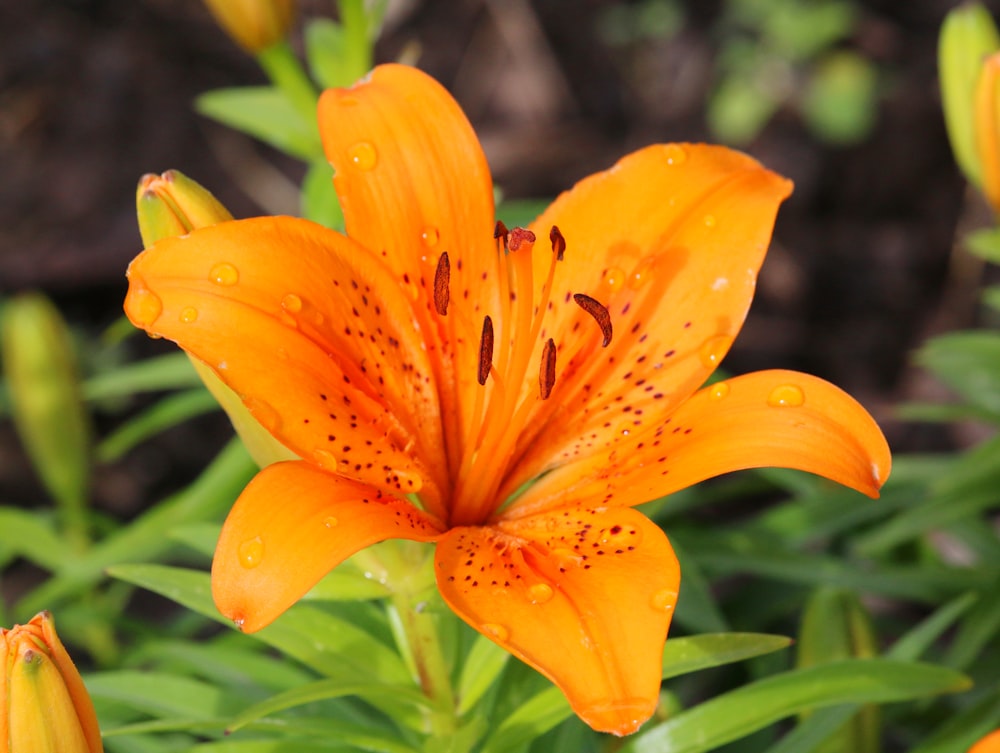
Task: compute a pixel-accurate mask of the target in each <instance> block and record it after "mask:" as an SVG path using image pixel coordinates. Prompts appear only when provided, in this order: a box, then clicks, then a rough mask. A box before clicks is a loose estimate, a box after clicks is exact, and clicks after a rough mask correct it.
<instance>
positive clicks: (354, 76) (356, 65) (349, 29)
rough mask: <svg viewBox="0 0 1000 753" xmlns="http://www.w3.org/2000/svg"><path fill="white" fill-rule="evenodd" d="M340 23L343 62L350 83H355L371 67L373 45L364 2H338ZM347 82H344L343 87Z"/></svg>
mask: <svg viewBox="0 0 1000 753" xmlns="http://www.w3.org/2000/svg"><path fill="white" fill-rule="evenodd" d="M337 5H338V8H339V10H340V23H341V26H343V29H344V41H345V44H344V61H345V68H346V69H347V71H348V73H349V75H350V81H351V82H353V81H357V80H358V79H359V78H361V77H362V76H364V75H365V74H366V73H368V71H369V70H370V69H371V67H372V59H373V52H374V51H373V49H372V47H373V44H372V38H371V33H370V32H369V29H368V24H369V18H368V13H367V11H365V3H364V0H340V2H338V3H337ZM346 83H348V82H345V85H346Z"/></svg>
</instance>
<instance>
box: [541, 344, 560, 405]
mask: <svg viewBox="0 0 1000 753" xmlns="http://www.w3.org/2000/svg"><path fill="white" fill-rule="evenodd" d="M555 383H556V344H555V342H554V341H553V340H552V338H551V337H550V338H549V339H548V340H547V341H546V343H545V347H543V348H542V365H541V367H540V368H539V370H538V393H539V394H540V395H541V397H542V400H548V399H549V395H551V394H552V387H553V386H554V385H555Z"/></svg>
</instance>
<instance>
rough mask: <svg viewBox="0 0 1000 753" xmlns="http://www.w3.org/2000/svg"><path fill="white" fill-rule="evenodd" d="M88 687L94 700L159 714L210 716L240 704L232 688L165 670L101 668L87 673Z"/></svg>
mask: <svg viewBox="0 0 1000 753" xmlns="http://www.w3.org/2000/svg"><path fill="white" fill-rule="evenodd" d="M87 689H88V690H89V691H90V695H91V696H92V697H93V698H94V700H95V701H97V700H101V701H105V702H107V701H114V702H116V703H119V704H122V705H124V706H127V707H128V708H132V709H135V710H137V711H141V712H142V713H144V714H148V715H150V716H154V717H158V718H163V717H178V716H180V717H186V718H188V719H192V720H210V719H217V718H220V717H223V716H227V715H231V714H234V713H236V710H237V709H238V708H239V697H238V696H237V695H235V694H234V693H232V692H231V691H228V690H224V689H223V688H219V687H217V686H214V685H210V684H208V683H206V682H201V681H200V680H195V679H193V678H191V677H183V676H180V675H171V674H167V673H164V672H133V671H128V670H124V671H119V672H101V673H98V674H93V675H90V676H88V677H87Z"/></svg>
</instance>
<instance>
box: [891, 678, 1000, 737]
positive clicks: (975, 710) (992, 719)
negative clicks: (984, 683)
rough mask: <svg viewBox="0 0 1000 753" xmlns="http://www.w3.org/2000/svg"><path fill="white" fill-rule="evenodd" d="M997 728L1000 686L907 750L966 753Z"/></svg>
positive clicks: (998, 724)
mask: <svg viewBox="0 0 1000 753" xmlns="http://www.w3.org/2000/svg"><path fill="white" fill-rule="evenodd" d="M997 728H1000V688H994V689H993V690H992V691H990V692H989V693H987V694H986V695H985V696H983V697H982V698H980V699H979V700H978V701H976V702H975V703H974V704H972V705H971V706H969V707H968V708H966V709H964V710H962V711H960V712H958V713H957V714H954V715H952V716H951V717H949V718H947V719H945V721H944V722H943V723H942V724H941V725H940V726H939V727H938V728H937V729H935V730H934V732H933V733H932V734H931V735H929V736H927V737H925V738H924V739H923V740H922V741H921V742H920V744H919V745H917V746H916V747H915V748H912V749H911V750H910V753H965V751H967V750H968V749H969V748H970V747H972V744H973V743H974V742H976V741H977V740H978V739H979V738H981V737H983V736H984V735H986V734H987V733H988V732H991V731H993V730H995V729H997Z"/></svg>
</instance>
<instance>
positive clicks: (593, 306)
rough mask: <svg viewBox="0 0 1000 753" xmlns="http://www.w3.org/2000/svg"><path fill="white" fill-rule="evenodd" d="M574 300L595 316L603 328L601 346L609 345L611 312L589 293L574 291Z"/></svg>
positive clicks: (599, 325) (598, 324) (595, 319)
mask: <svg viewBox="0 0 1000 753" xmlns="http://www.w3.org/2000/svg"><path fill="white" fill-rule="evenodd" d="M573 300H574V301H576V305H577V306H579V307H580V308H582V309H583V310H584V311H586V312H587V313H588V314H590V315H591V316H592V317H594V321H595V322H597V326H598V327H600V328H601V334H603V335H604V342H602V343H601V347H602V348H606V347H608V345H610V344H611V314H609V313H608V309H607V308H606V307H605V306H604V305H603V304H601V303H599V302H598V301H595V300H594V299H593V298H591V297H590V296H589V295H584V294H583V293H574V294H573Z"/></svg>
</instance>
